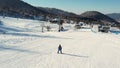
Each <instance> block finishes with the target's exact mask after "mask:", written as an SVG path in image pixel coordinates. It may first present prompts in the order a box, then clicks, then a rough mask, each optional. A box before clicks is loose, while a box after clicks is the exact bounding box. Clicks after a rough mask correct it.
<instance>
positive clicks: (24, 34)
mask: <svg viewBox="0 0 120 68" xmlns="http://www.w3.org/2000/svg"><path fill="white" fill-rule="evenodd" d="M0 20H1V21H2V22H3V24H2V25H0V31H5V32H6V33H5V34H2V33H1V34H0V68H120V34H118V35H116V34H112V33H108V34H107V33H94V32H92V31H91V30H90V29H81V30H74V29H72V30H68V31H64V32H57V29H56V28H57V26H58V25H51V26H52V27H53V28H54V29H55V30H54V31H52V32H47V31H46V32H44V33H41V27H40V26H41V23H42V22H39V21H35V20H24V19H18V20H17V19H14V18H4V19H3V18H2V17H0ZM55 26H56V27H55ZM65 26H66V29H69V28H73V26H72V25H67V24H66V25H65ZM59 44H61V45H62V47H63V54H57V47H58V45H59Z"/></svg>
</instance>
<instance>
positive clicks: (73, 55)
mask: <svg viewBox="0 0 120 68" xmlns="http://www.w3.org/2000/svg"><path fill="white" fill-rule="evenodd" d="M62 55H67V56H72V57H83V58H89V56H80V55H75V54H68V53H63V54H62Z"/></svg>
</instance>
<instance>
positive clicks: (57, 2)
mask: <svg viewBox="0 0 120 68" xmlns="http://www.w3.org/2000/svg"><path fill="white" fill-rule="evenodd" d="M23 1H25V2H27V3H29V4H31V5H33V6H40V7H50V8H58V9H62V10H65V11H69V12H74V13H77V14H81V13H83V12H85V11H100V12H102V13H120V0H23Z"/></svg>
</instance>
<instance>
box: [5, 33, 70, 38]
mask: <svg viewBox="0 0 120 68" xmlns="http://www.w3.org/2000/svg"><path fill="white" fill-rule="evenodd" d="M5 34H6V35H14V36H27V37H41V38H56V39H71V38H60V37H55V36H47V35H46V36H45V35H35V34H26V33H5Z"/></svg>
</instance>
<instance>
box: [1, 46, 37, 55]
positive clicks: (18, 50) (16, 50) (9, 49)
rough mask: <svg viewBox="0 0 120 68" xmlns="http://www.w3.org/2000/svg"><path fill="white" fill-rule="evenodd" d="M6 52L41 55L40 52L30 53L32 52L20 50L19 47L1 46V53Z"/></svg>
mask: <svg viewBox="0 0 120 68" xmlns="http://www.w3.org/2000/svg"><path fill="white" fill-rule="evenodd" d="M4 50H8V51H15V52H25V53H34V54H39V52H35V51H30V50H25V49H20V48H18V47H13V46H1V45H0V51H4Z"/></svg>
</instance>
